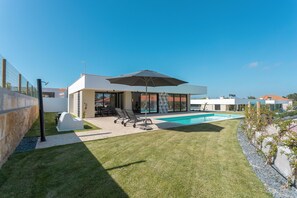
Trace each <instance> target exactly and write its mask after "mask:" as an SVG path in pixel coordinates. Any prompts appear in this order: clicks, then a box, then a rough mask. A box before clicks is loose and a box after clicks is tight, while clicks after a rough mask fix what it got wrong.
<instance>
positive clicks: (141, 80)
mask: <svg viewBox="0 0 297 198" xmlns="http://www.w3.org/2000/svg"><path fill="white" fill-rule="evenodd" d="M107 80H109V82H110V83H113V84H122V85H130V86H145V95H146V103H145V127H144V129H146V130H147V129H149V128H148V127H147V102H148V100H147V87H160V86H177V85H180V84H184V83H187V82H185V81H182V80H179V79H176V78H172V77H170V76H167V75H164V74H160V73H158V72H155V71H151V70H142V71H138V72H135V73H131V74H125V75H121V76H119V77H114V78H108V79H107Z"/></svg>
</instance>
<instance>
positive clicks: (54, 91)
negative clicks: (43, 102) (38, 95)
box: [42, 88, 67, 98]
mask: <svg viewBox="0 0 297 198" xmlns="http://www.w3.org/2000/svg"><path fill="white" fill-rule="evenodd" d="M42 97H44V98H67V89H66V88H42Z"/></svg>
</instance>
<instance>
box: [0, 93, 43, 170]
mask: <svg viewBox="0 0 297 198" xmlns="http://www.w3.org/2000/svg"><path fill="white" fill-rule="evenodd" d="M37 117H38V100H37V99H36V98H33V97H30V96H26V95H23V94H19V93H16V92H11V91H9V90H6V89H3V88H0V167H1V166H2V165H3V164H4V162H5V161H6V160H7V158H8V157H9V156H10V155H11V154H12V153H13V151H14V150H15V148H16V147H17V146H18V144H19V143H20V141H21V140H22V138H23V137H24V135H25V134H26V133H27V131H28V130H29V129H30V128H31V126H32V124H33V123H34V121H35V120H36V119H37Z"/></svg>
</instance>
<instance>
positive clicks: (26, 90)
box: [0, 55, 37, 97]
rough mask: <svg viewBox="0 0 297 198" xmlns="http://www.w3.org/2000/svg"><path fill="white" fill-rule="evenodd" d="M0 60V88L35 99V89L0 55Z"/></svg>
mask: <svg viewBox="0 0 297 198" xmlns="http://www.w3.org/2000/svg"><path fill="white" fill-rule="evenodd" d="M0 60H1V69H0V87H3V88H6V89H8V90H10V91H13V92H19V93H21V94H25V95H28V96H32V97H37V89H36V87H35V86H34V85H33V84H32V83H30V82H29V81H28V80H27V79H26V78H25V77H24V76H23V75H22V74H21V73H20V72H19V71H18V70H17V69H16V68H15V67H14V66H13V65H12V64H10V63H9V62H8V61H7V60H6V59H5V58H4V57H3V56H1V55H0Z"/></svg>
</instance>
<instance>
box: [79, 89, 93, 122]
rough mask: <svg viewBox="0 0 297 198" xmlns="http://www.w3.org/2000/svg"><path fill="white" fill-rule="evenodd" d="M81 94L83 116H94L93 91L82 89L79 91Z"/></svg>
mask: <svg viewBox="0 0 297 198" xmlns="http://www.w3.org/2000/svg"><path fill="white" fill-rule="evenodd" d="M81 96H82V112H84V117H85V118H93V117H95V91H94V90H83V91H81ZM82 116H83V114H82ZM82 116H81V117H82Z"/></svg>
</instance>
